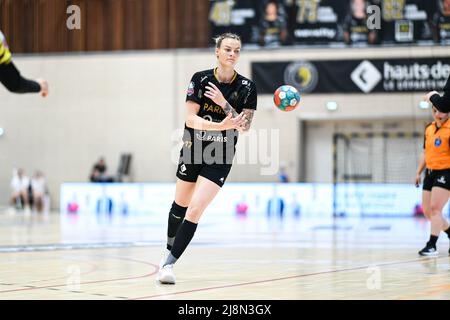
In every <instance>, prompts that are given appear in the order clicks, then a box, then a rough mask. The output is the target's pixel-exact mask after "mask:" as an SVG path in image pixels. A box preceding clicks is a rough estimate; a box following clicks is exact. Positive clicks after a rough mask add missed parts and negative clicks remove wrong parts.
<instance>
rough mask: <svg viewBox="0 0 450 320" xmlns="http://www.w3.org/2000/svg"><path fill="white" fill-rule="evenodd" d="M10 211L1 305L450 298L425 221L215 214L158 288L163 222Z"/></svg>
mask: <svg viewBox="0 0 450 320" xmlns="http://www.w3.org/2000/svg"><path fill="white" fill-rule="evenodd" d="M62 217H63V218H60V215H59V214H58V213H52V214H49V215H46V216H45V215H44V216H39V215H35V214H31V215H24V213H15V214H11V213H7V212H6V211H5V212H1V213H0V299H2V300H5V299H183V300H189V299H207V300H210V299H220V300H222V299H233V300H234V299H250V300H255V299H283V300H292V299H294V300H300V299H449V298H450V277H449V271H450V266H449V262H450V258H449V255H448V250H449V241H448V239H447V237H446V235H445V234H442V235H441V238H440V240H439V242H438V249H439V251H440V254H439V256H438V257H436V258H422V257H419V256H418V255H417V251H418V250H419V249H421V248H422V247H423V245H424V243H425V242H426V241H427V238H428V222H426V221H425V220H423V219H414V218H372V219H368V218H364V219H350V218H340V219H337V220H335V221H333V220H332V219H319V220H316V219H311V218H299V219H295V218H293V217H286V218H284V219H279V218H273V217H272V218H267V217H247V218H242V217H241V218H238V217H234V216H229V217H226V216H223V217H219V218H215V217H207V216H205V217H204V218H203V220H202V221H201V223H200V225H199V228H198V229H197V233H196V235H195V237H194V240H193V242H192V243H191V246H190V247H189V248H188V249H187V251H186V252H185V254H184V255H183V256H182V257H181V258H180V260H179V261H178V263H177V264H176V266H175V268H174V270H175V274H176V276H177V284H176V285H161V284H159V283H158V282H156V274H157V270H158V263H159V260H160V258H161V254H162V248H163V245H164V240H165V232H166V231H165V228H166V215H165V214H163V215H162V216H161V217H142V216H141V217H131V216H129V217H113V218H112V219H109V218H108V217H100V216H97V217H92V216H88V217H85V216H62Z"/></svg>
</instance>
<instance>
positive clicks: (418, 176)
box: [415, 174, 422, 188]
mask: <svg viewBox="0 0 450 320" xmlns="http://www.w3.org/2000/svg"><path fill="white" fill-rule="evenodd" d="M421 180H422V177H421V176H420V174H417V175H416V183H415V185H416V188H418V187H419V186H420V182H421Z"/></svg>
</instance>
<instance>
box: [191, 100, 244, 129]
mask: <svg viewBox="0 0 450 320" xmlns="http://www.w3.org/2000/svg"><path fill="white" fill-rule="evenodd" d="M186 109H187V115H186V125H187V126H188V127H189V128H193V129H196V130H205V131H222V130H228V129H237V128H239V127H241V126H242V125H243V124H244V122H245V115H244V114H243V113H241V114H240V115H238V116H237V117H235V118H232V115H231V113H230V114H228V116H227V117H226V118H225V119H224V120H222V122H213V121H209V120H206V119H203V118H201V117H199V116H198V115H197V113H198V111H199V110H200V105H199V104H198V103H195V102H193V101H186Z"/></svg>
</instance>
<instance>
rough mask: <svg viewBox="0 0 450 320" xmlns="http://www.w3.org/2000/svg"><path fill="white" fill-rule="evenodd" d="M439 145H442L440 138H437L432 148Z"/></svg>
mask: <svg viewBox="0 0 450 320" xmlns="http://www.w3.org/2000/svg"><path fill="white" fill-rule="evenodd" d="M441 144H442V140H441V138H439V137H437V138H436V139H435V140H434V146H435V147H440V146H441Z"/></svg>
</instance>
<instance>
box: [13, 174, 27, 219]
mask: <svg viewBox="0 0 450 320" xmlns="http://www.w3.org/2000/svg"><path fill="white" fill-rule="evenodd" d="M29 185H30V180H29V179H28V177H27V176H26V175H25V171H24V170H23V169H19V170H17V171H16V170H14V172H13V177H12V179H11V199H10V204H11V206H12V207H15V208H16V209H19V210H22V209H25V208H26V207H27V204H28V187H29Z"/></svg>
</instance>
